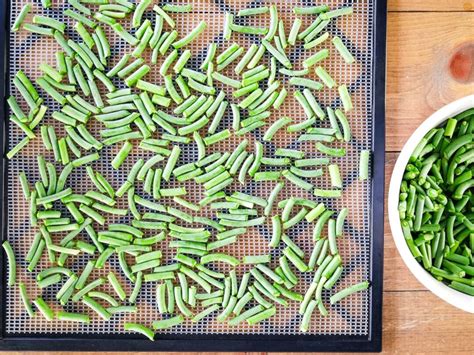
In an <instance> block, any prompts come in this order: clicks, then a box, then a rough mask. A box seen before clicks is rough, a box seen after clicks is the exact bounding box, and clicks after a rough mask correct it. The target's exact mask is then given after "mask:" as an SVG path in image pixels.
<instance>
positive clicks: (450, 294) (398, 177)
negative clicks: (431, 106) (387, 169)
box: [387, 95, 474, 313]
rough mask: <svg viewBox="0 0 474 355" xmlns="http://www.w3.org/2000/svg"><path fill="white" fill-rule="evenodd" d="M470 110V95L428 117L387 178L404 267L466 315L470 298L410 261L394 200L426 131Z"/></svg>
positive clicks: (472, 308) (472, 307)
mask: <svg viewBox="0 0 474 355" xmlns="http://www.w3.org/2000/svg"><path fill="white" fill-rule="evenodd" d="M470 108H474V95H469V96H466V97H463V98H461V99H459V100H456V101H454V102H452V103H450V104H447V105H446V106H443V107H442V108H440V109H439V110H437V111H436V112H434V113H433V114H432V115H431V116H429V117H428V118H427V119H426V120H425V121H424V122H423V123H422V124H421V125H420V126H419V127H418V128H417V129H416V130H415V131H414V132H413V133H412V135H411V136H410V138H408V140H407V142H406V143H405V145H404V146H403V148H402V150H401V152H400V155H399V156H398V158H397V162H396V163H395V167H394V168H393V172H392V176H391V178H390V187H389V193H388V203H387V204H388V217H389V222H390V228H391V231H392V237H393V239H394V241H395V245H396V246H397V249H398V252H399V253H400V256H401V257H402V260H403V261H404V263H405V265H406V266H407V267H408V269H409V270H410V271H411V273H412V274H413V275H414V276H415V278H416V279H417V280H418V281H419V282H420V283H421V284H422V285H423V286H425V287H426V288H427V289H429V290H430V291H431V292H433V293H434V294H435V295H436V296H438V297H439V298H441V299H442V300H444V301H446V302H448V303H449V304H451V305H453V306H455V307H457V308H459V309H462V310H464V311H466V312H469V313H474V297H473V296H469V295H466V294H464V293H461V292H459V291H456V290H453V289H452V288H450V287H448V286H446V285H445V284H444V283H442V282H441V281H438V280H436V279H435V278H434V277H433V276H432V275H431V274H430V273H429V272H428V271H426V270H425V269H424V268H423V267H422V266H421V265H420V264H419V263H418V262H417V261H416V260H415V258H414V257H413V255H412V254H411V252H410V249H409V248H408V245H407V243H406V242H405V238H404V236H403V232H402V227H401V223H400V216H399V212H398V198H399V191H400V185H401V182H402V177H403V173H404V171H405V167H406V165H407V163H408V161H409V158H410V155H411V154H412V152H413V151H414V149H415V148H416V146H417V145H418V143H419V142H420V141H421V139H422V138H423V137H424V136H425V135H426V134H427V133H428V131H429V130H430V129H432V128H434V127H436V126H438V125H439V124H441V123H442V122H444V121H445V120H447V119H448V118H450V117H452V116H454V115H456V114H458V113H461V112H464V111H466V110H467V109H470Z"/></svg>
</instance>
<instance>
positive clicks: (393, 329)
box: [104, 0, 474, 355]
mask: <svg viewBox="0 0 474 355" xmlns="http://www.w3.org/2000/svg"><path fill="white" fill-rule="evenodd" d="M388 8H389V14H388V32H387V33H388V37H387V80H386V81H387V94H386V97H387V108H386V126H387V128H386V132H387V133H386V136H387V144H386V150H387V154H386V167H387V168H386V172H385V174H386V186H388V182H389V180H390V175H391V173H392V168H393V165H394V164H395V160H396V158H397V156H398V152H399V151H400V149H401V148H402V146H403V144H404V142H405V141H406V140H407V138H408V136H409V135H410V134H411V133H412V132H413V131H414V130H415V128H416V127H417V126H418V125H419V124H420V123H421V122H422V121H423V120H424V119H425V118H426V117H428V116H429V115H430V114H431V113H432V112H433V111H435V110H437V109H438V108H440V107H441V106H443V105H445V104H446V103H448V102H450V101H453V100H455V99H458V98H460V97H462V96H465V95H468V94H472V93H474V12H473V11H474V0H389V6H388ZM468 44H470V45H471V47H470V48H469V47H466V45H468ZM456 53H458V54H459V53H460V54H461V55H458V56H456V58H455V59H457V60H455V61H454V62H455V63H454V67H453V66H451V64H452V63H451V59H452V58H453V56H455V55H456ZM469 56H470V60H471V62H470V63H469V61H467V62H466V61H465V59H466V58H468V57H469ZM463 60H464V61H463ZM466 63H467V64H466ZM462 64H464V67H463V66H462ZM469 66H470V67H469ZM463 68H464V70H462V69H463ZM453 73H454V75H453ZM383 303H384V304H383V352H384V353H393V352H400V353H407V352H410V353H421V352H423V353H430V354H433V353H449V354H455V353H466V354H468V353H471V354H472V353H473V352H474V316H473V315H469V314H467V313H465V312H462V311H460V310H457V309H456V308H454V307H452V306H450V305H448V304H447V303H445V302H443V301H441V300H440V299H438V298H437V297H436V296H434V295H432V294H431V293H430V292H429V291H427V290H426V289H425V288H424V287H423V286H422V285H421V284H420V283H419V282H418V281H417V280H416V279H415V278H414V277H413V276H412V275H411V274H410V272H409V271H408V269H407V268H406V267H405V265H404V264H403V262H402V260H401V258H400V256H399V255H398V252H397V250H396V248H395V244H394V242H393V239H392V236H391V233H390V227H389V225H388V220H387V218H385V271H384V302H383ZM104 355H105V354H104Z"/></svg>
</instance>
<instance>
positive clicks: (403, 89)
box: [386, 12, 474, 151]
mask: <svg viewBox="0 0 474 355" xmlns="http://www.w3.org/2000/svg"><path fill="white" fill-rule="evenodd" d="M473 23H474V12H467V13H416V14H415V13H389V16H388V35H387V53H388V55H387V81H386V82H387V97H386V98H387V109H386V126H387V130H386V132H387V146H386V147H387V148H386V149H387V151H399V150H400V149H401V148H402V146H403V144H404V142H405V141H406V139H407V138H408V137H409V135H410V134H411V133H412V132H413V131H414V130H415V128H416V127H417V126H418V125H419V124H420V123H421V122H422V121H423V120H424V119H426V118H427V117H428V116H429V115H430V114H431V113H433V112H434V111H435V110H437V109H439V108H440V107H442V106H443V105H445V104H447V103H449V102H451V101H454V100H456V99H459V98H461V97H463V96H466V95H468V94H472V85H473V83H472V82H459V81H456V80H455V79H453V77H452V76H451V74H450V71H449V59H450V58H451V56H452V55H453V54H455V53H456V49H458V48H460V47H462V46H463V45H465V44H467V43H469V42H471V43H472V40H473V38H474V37H473V31H472V24H473ZM453 24H456V25H455V26H453ZM420 39H422V40H420Z"/></svg>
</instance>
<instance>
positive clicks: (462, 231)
mask: <svg viewBox="0 0 474 355" xmlns="http://www.w3.org/2000/svg"><path fill="white" fill-rule="evenodd" d="M473 162H474V108H471V109H469V110H467V111H464V112H462V113H460V114H458V115H457V116H455V117H453V118H449V119H448V120H446V121H445V122H443V124H441V125H440V126H439V127H437V128H433V129H432V130H431V131H429V132H428V134H427V135H426V136H425V137H424V138H423V139H422V140H421V142H420V143H419V144H418V146H417V147H416V148H415V150H414V151H413V153H412V155H411V156H410V160H409V162H408V164H407V167H406V169H405V173H404V175H403V181H402V184H401V187H400V200H399V205H398V210H399V213H400V221H401V225H402V230H403V235H404V237H405V240H406V242H407V244H408V247H409V248H410V250H411V252H412V254H413V256H414V257H415V259H416V260H417V261H418V262H419V263H420V264H421V265H423V267H424V268H425V269H426V270H427V271H428V272H430V273H431V274H432V275H433V276H434V277H435V278H436V279H438V280H440V281H443V282H444V283H446V284H447V285H448V286H449V287H451V288H453V289H455V290H457V291H460V292H463V293H465V294H468V295H471V296H474V256H473V251H474V178H473V175H474V165H473Z"/></svg>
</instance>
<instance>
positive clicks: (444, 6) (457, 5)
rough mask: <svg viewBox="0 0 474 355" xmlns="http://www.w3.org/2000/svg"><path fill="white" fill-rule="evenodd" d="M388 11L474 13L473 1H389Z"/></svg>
mask: <svg viewBox="0 0 474 355" xmlns="http://www.w3.org/2000/svg"><path fill="white" fill-rule="evenodd" d="M388 11H403V12H408V11H440V12H448V11H474V1H473V0H389V1H388Z"/></svg>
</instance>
